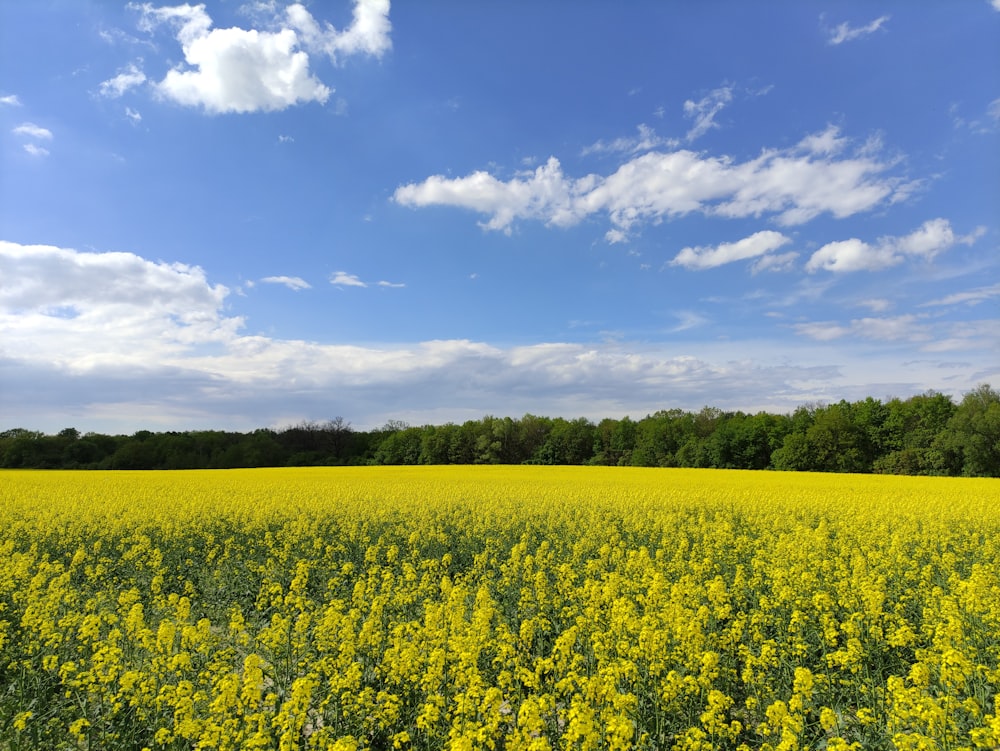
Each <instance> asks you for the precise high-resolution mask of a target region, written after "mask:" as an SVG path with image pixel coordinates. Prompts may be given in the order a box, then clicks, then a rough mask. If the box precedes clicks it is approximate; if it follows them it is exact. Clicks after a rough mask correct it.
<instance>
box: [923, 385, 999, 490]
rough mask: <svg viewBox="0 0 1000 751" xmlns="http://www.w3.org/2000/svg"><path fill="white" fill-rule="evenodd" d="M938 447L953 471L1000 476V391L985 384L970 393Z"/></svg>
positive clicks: (938, 441)
mask: <svg viewBox="0 0 1000 751" xmlns="http://www.w3.org/2000/svg"><path fill="white" fill-rule="evenodd" d="M934 448H936V449H937V450H938V451H939V452H940V454H941V458H942V463H943V464H944V466H945V468H946V470H947V471H948V472H949V474H962V475H966V476H969V477H1000V393H998V392H996V391H994V390H993V389H992V388H990V386H989V384H985V383H984V384H982V385H980V386H978V387H977V388H975V389H973V390H972V391H970V392H969V393H967V394H966V395H965V397H964V398H963V399H962V402H961V403H960V404H959V405H958V408H957V409H956V410H955V414H954V415H952V417H951V419H949V420H948V424H947V427H946V428H945V429H944V431H943V432H942V433H941V434H940V435H939V436H938V437H937V439H936V440H935V441H934Z"/></svg>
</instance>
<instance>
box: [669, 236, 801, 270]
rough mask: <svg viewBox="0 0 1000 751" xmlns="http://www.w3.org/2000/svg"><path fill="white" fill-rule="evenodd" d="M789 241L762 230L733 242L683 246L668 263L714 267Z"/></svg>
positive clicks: (776, 247)
mask: <svg viewBox="0 0 1000 751" xmlns="http://www.w3.org/2000/svg"><path fill="white" fill-rule="evenodd" d="M789 242H791V238H788V237H785V236H784V235H783V234H781V233H780V232H774V231H773V230H764V231H762V232H755V233H754V234H752V235H750V237H744V238H743V239H742V240H737V241H736V242H733V243H722V244H721V245H717V246H715V247H693V248H684V249H682V250H681V252H680V253H678V254H677V255H676V256H675V257H674V260H672V261H671V262H670V264H671V265H672V266H683V267H684V268H686V269H692V270H703V269H714V268H715V267H716V266H722V265H724V264H727V263H732V262H734V261H745V260H746V259H748V258H757V257H758V256H762V255H764V254H765V253H770V252H771V251H772V250H777V249H778V248H780V247H781V246H783V245H786V244H787V243H789Z"/></svg>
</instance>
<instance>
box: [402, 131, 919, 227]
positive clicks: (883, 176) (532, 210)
mask: <svg viewBox="0 0 1000 751" xmlns="http://www.w3.org/2000/svg"><path fill="white" fill-rule="evenodd" d="M839 141H841V139H839V138H838V136H837V133H836V131H835V130H831V129H829V128H828V129H827V130H825V131H823V133H820V134H818V135H813V136H808V137H806V138H805V139H803V141H801V142H800V143H799V144H796V145H795V146H793V147H791V148H789V149H783V150H768V151H764V152H763V153H762V154H761V155H760V156H758V157H756V158H754V159H751V160H749V161H745V162H736V161H735V160H734V159H732V158H731V157H728V156H721V157H712V156H707V155H704V154H698V153H695V152H692V151H689V150H678V151H666V152H664V151H651V152H647V153H644V154H641V155H639V156H635V157H633V158H631V159H629V160H628V161H626V162H624V163H623V164H621V165H620V166H619V167H618V169H617V170H615V171H614V172H613V173H611V174H609V175H606V176H603V175H597V174H590V175H587V176H585V177H582V178H579V179H572V178H569V177H567V176H566V175H565V174H564V173H563V171H562V166H561V165H560V163H559V160H558V159H556V158H555V157H550V158H549V160H548V161H547V162H546V163H545V164H544V165H542V166H540V167H538V168H537V169H536V170H534V171H533V172H531V171H528V172H520V173H518V174H516V175H515V176H514V177H513V178H511V179H510V180H507V181H504V180H500V179H499V178H497V177H495V176H494V175H492V174H490V173H489V172H486V171H478V172H473V173H472V174H470V175H467V176H465V177H458V178H450V177H446V176H444V175H433V176H431V177H429V178H427V179H426V180H424V181H423V182H419V183H410V184H407V185H401V186H400V187H398V188H397V189H396V191H395V193H394V195H393V198H394V200H395V201H396V202H397V203H399V204H402V205H405V206H412V207H424V206H433V205H438V206H456V207H462V208H467V209H472V210H474V211H476V212H478V213H480V214H485V215H487V216H488V220H487V221H486V222H484V223H483V224H482V226H483V227H484V228H486V229H490V230H500V231H503V232H507V233H509V232H510V231H511V227H512V224H513V223H514V221H515V220H518V219H536V220H541V221H544V222H546V223H547V224H549V225H554V226H560V227H565V226H571V225H574V224H577V223H579V222H580V221H582V220H583V219H585V218H586V217H589V216H592V215H594V214H601V213H607V214H608V217H609V219H610V221H611V224H612V229H613V230H616V232H613V233H612V234H610V235H609V236H608V239H609V240H610V241H612V242H620V241H622V240H624V239H625V237H626V236H627V234H628V233H629V232H630V231H631V230H632V229H633V228H634V227H636V226H637V225H640V224H642V223H645V222H658V221H661V220H663V219H664V218H674V217H680V216H684V215H686V214H689V213H691V212H696V211H698V212H702V213H704V214H707V215H717V216H724V217H730V218H734V217H749V216H754V217H756V216H762V215H772V216H773V218H774V220H775V221H776V222H777V223H778V224H780V225H795V224H802V223H804V222H807V221H810V220H811V219H813V218H815V217H817V216H819V215H820V214H823V213H829V214H832V215H833V216H835V217H837V218H843V217H847V216H851V215H854V214H857V213H859V212H863V211H868V210H871V209H873V208H875V207H877V206H879V205H882V204H884V203H886V202H892V201H895V200H901V199H902V198H903V197H905V196H907V195H909V193H910V191H911V190H912V184H910V183H908V182H906V181H904V180H902V179H900V178H895V177H890V176H889V175H888V174H887V173H888V172H889V170H890V169H891V168H892V167H893V166H894V163H890V162H883V161H879V160H878V158H877V156H876V155H874V154H871V153H859V154H855V155H848V156H844V157H837V156H836V155H834V154H831V153H827V152H829V150H830V149H834V148H836V149H837V150H843V148H844V145H843V143H839Z"/></svg>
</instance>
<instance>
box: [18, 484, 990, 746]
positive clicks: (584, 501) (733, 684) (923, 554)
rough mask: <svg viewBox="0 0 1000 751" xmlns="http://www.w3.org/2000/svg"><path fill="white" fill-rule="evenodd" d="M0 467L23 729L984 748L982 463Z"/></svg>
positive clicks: (248, 740) (271, 739) (121, 734)
mask: <svg viewBox="0 0 1000 751" xmlns="http://www.w3.org/2000/svg"><path fill="white" fill-rule="evenodd" d="M0 480H2V481H0V560H2V563H3V566H4V571H5V575H4V577H3V578H2V579H0V748H4V749H9V750H10V751H15V750H20V749H51V750H52V751H70V750H72V751H96V749H116V750H117V751H141V750H142V749H150V750H151V751H168V750H174V751H181V750H185V751H187V750H190V749H195V748H197V749H216V750H217V751H237V750H240V751H242V750H243V749H258V750H261V751H263V750H268V751H270V750H272V749H273V750H274V751H295V750H298V749H302V750H303V751H305V750H306V749H333V750H334V751H356V750H358V749H372V750H373V751H374V750H375V749H414V750H417V749H419V750H420V751H438V750H439V749H452V750H454V751H470V750H471V749H490V750H493V751H500V750H505V751H521V750H524V751H529V750H530V751H549V750H550V749H566V750H567V751H568V750H570V749H580V750H584V749H589V750H590V751H601V750H604V749H638V750H639V751H642V750H644V749H645V750H648V751H652V749H675V750H677V751H710V750H714V749H722V750H726V749H730V750H732V751H749V749H762V750H764V749H766V750H767V751H779V750H780V751H797V750H798V749H823V748H825V749H828V750H829V751H844V750H845V749H856V750H858V751H860V749H886V750H887V751H888V749H896V750H904V751H907V750H914V751H916V750H918V749H928V750H933V749H955V750H958V749H965V750H967V751H971V750H972V749H974V748H985V749H995V748H997V747H998V746H1000V692H998V686H1000V486H998V484H997V483H996V482H995V481H993V480H985V479H969V478H914V477H880V476H871V475H869V476H859V475H819V474H812V473H762V472H715V471H705V470H674V469H667V470H661V469H656V470H651V469H636V468H628V469H622V468H605V467H575V468H574V467H433V468H431V467H358V468H355V467H342V468H308V469H263V470H238V471H232V472H184V473H160V472H142V473H133V472H118V473H108V472H93V473H81V472H22V471H9V470H8V471H4V472H2V473H0ZM43 500H44V502H42V501H43Z"/></svg>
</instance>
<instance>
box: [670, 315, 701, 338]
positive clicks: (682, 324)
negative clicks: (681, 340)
mask: <svg viewBox="0 0 1000 751" xmlns="http://www.w3.org/2000/svg"><path fill="white" fill-rule="evenodd" d="M674 317H675V318H677V325H676V326H674V327H673V328H671V329H670V331H671V332H674V333H676V332H679V331H688V330H690V329H696V328H698V327H699V326H704V325H705V324H706V323H708V322H709V319H708V318H706V317H705V316H703V315H702V314H701V313H695V312H694V311H691V310H681V311H678V312H677V313H674Z"/></svg>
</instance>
